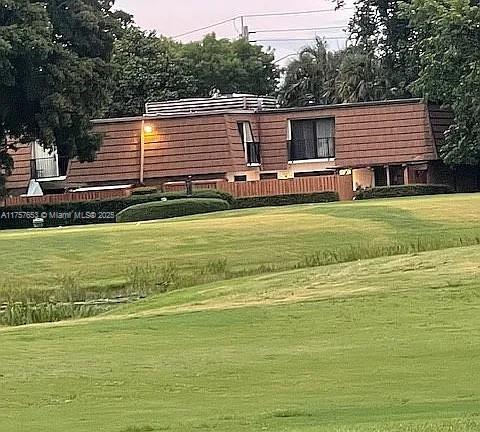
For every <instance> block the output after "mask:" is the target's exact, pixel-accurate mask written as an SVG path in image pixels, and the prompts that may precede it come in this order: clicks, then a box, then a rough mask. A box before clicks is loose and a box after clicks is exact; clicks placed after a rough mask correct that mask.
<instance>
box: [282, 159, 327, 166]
mask: <svg viewBox="0 0 480 432" xmlns="http://www.w3.org/2000/svg"><path fill="white" fill-rule="evenodd" d="M325 162H335V158H323V159H301V160H293V161H288V163H289V164H290V165H296V164H307V163H325Z"/></svg>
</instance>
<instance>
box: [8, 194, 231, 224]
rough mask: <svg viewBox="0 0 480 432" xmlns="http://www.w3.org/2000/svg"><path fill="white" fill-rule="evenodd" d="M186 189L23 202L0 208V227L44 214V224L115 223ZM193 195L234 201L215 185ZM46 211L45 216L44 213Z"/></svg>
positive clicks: (176, 198) (175, 196)
mask: <svg viewBox="0 0 480 432" xmlns="http://www.w3.org/2000/svg"><path fill="white" fill-rule="evenodd" d="M186 197H187V194H186V192H167V193H161V192H158V191H157V192H156V193H152V194H148V195H132V196H131V197H125V198H115V199H110V200H94V201H80V202H64V203H52V204H26V205H22V206H15V207H6V208H0V229H17V228H32V226H33V219H35V218H36V217H43V218H44V219H45V227H47V228H48V227H58V226H71V225H91V224H103V223H114V222H115V217H116V215H117V214H118V213H119V212H121V211H122V210H125V209H126V208H128V207H131V206H133V205H136V204H144V203H148V202H152V201H161V200H162V199H165V198H167V199H168V200H178V199H185V198H186ZM193 197H194V198H214V199H221V200H224V201H227V202H229V203H231V202H233V197H232V195H230V194H228V193H226V192H222V191H217V190H215V189H199V190H196V191H194V193H193ZM45 215H46V217H44V216H45Z"/></svg>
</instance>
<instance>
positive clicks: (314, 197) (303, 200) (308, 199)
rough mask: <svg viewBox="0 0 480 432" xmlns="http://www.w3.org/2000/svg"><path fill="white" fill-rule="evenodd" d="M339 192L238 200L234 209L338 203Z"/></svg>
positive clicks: (234, 204)
mask: <svg viewBox="0 0 480 432" xmlns="http://www.w3.org/2000/svg"><path fill="white" fill-rule="evenodd" d="M338 200H339V197H338V193H337V192H316V193H309V194H293V195H274V196H264V197H252V198H237V199H236V200H235V201H234V203H233V208H236V209H242V208H253V207H270V206H286V205H294V204H311V203H325V202H334V201H338Z"/></svg>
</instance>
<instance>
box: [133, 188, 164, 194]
mask: <svg viewBox="0 0 480 432" xmlns="http://www.w3.org/2000/svg"><path fill="white" fill-rule="evenodd" d="M156 193H158V188H156V187H155V186H144V187H139V188H136V189H134V190H133V191H132V195H133V196H137V195H152V194H156Z"/></svg>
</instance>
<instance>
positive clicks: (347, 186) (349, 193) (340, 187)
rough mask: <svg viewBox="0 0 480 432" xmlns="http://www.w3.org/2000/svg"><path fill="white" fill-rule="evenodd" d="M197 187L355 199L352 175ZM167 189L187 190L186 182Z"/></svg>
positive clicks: (251, 194) (245, 193) (241, 193)
mask: <svg viewBox="0 0 480 432" xmlns="http://www.w3.org/2000/svg"><path fill="white" fill-rule="evenodd" d="M193 186H194V188H195V189H219V190H223V191H225V192H228V193H230V194H232V195H233V196H234V197H236V198H242V197H256V196H272V195H291V194H303V193H312V192H325V191H331V192H338V195H339V196H340V200H342V201H350V200H352V199H353V183H352V176H338V175H331V176H317V177H300V178H295V179H289V180H259V181H249V182H235V183H229V182H227V181H210V182H208V181H204V182H194V184H193ZM164 190H165V191H168V192H170V191H181V190H185V183H183V182H176V183H167V184H165V185H164Z"/></svg>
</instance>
